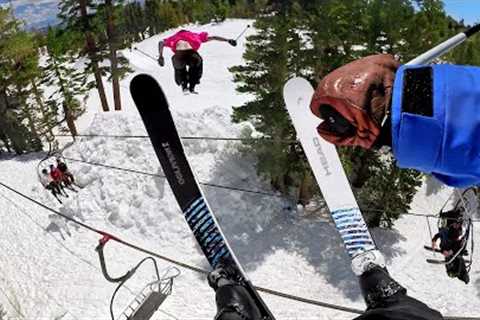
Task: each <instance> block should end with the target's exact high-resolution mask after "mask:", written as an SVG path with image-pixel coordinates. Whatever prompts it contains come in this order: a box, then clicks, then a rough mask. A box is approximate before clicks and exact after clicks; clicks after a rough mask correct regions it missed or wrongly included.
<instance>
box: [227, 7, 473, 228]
mask: <svg viewBox="0 0 480 320" xmlns="http://www.w3.org/2000/svg"><path fill="white" fill-rule="evenodd" d="M272 10H274V11H275V14H264V15H261V16H259V17H258V18H257V19H256V22H255V24H254V27H255V28H256V29H257V31H258V32H257V33H256V34H254V35H252V36H250V37H249V38H248V39H247V40H248V41H247V50H246V52H245V54H244V60H245V62H244V64H243V65H239V66H235V67H233V68H231V71H232V72H233V74H234V80H235V81H236V83H237V90H239V91H240V92H246V93H250V94H253V96H254V97H255V99H253V100H251V101H249V102H247V103H245V104H244V105H242V106H237V107H236V108H235V109H234V114H233V121H234V122H242V121H250V122H251V123H252V124H253V125H254V127H255V129H256V130H257V131H258V132H260V133H261V134H263V136H265V137H267V138H269V139H262V140H255V141H250V142H248V143H246V145H245V146H244V150H245V151H246V152H249V153H250V154H255V155H257V157H258V164H257V168H258V173H259V174H260V175H262V176H264V177H265V178H266V179H267V181H269V182H270V183H271V184H272V186H273V187H274V188H275V189H277V190H279V191H280V192H282V193H284V194H293V195H295V196H296V197H297V199H298V202H299V203H302V204H307V203H309V202H310V203H311V200H312V198H314V199H315V198H316V199H318V201H317V202H318V208H319V209H322V206H323V207H324V206H325V204H324V203H323V201H322V198H321V194H320V192H319V190H318V186H317V184H316V182H315V180H314V178H313V175H312V172H311V169H310V166H309V165H308V163H307V161H306V158H305V155H304V153H303V150H302V149H301V147H300V145H299V144H298V143H295V142H291V143H285V142H286V141H295V139H296V134H295V130H294V128H293V127H292V125H291V122H290V119H289V117H288V114H287V112H286V111H285V106H284V102H283V97H282V92H283V86H284V84H285V82H286V81H287V80H288V79H289V78H291V77H293V76H303V77H306V78H307V79H309V80H310V81H311V83H312V85H314V86H315V85H316V84H317V83H318V81H319V80H320V79H321V78H323V77H324V76H325V75H326V74H327V73H329V72H330V71H332V70H334V69H336V68H338V67H340V66H342V65H344V64H346V63H348V62H350V61H353V60H355V59H358V58H361V57H364V56H367V55H370V54H376V53H390V54H394V55H396V56H397V57H398V58H399V59H400V61H401V62H407V61H409V60H410V59H412V58H414V57H416V56H417V55H419V54H420V53H423V52H425V51H426V50H428V49H430V48H432V47H433V46H434V45H436V44H438V43H440V42H441V41H443V40H446V39H447V38H449V37H451V36H453V35H455V34H457V33H459V32H461V31H463V30H465V25H464V23H463V21H457V20H455V19H453V18H452V17H449V16H448V15H447V14H446V12H445V10H444V6H443V2H442V1H440V0H418V1H410V0H348V1H342V0H323V1H308V0H304V1H300V0H299V1H278V2H277V3H276V4H275V5H274V7H273V8H272ZM479 19H480V17H479ZM479 49H480V37H478V36H477V37H473V38H472V39H471V40H470V41H468V42H467V43H464V44H462V45H461V46H459V47H457V48H456V49H455V50H453V51H451V53H449V54H448V55H445V56H443V57H442V58H441V60H439V62H441V61H443V62H452V63H458V64H470V65H477V66H480V50H479ZM250 134H251V133H250V132H245V135H246V136H247V137H250ZM339 149H340V156H341V159H342V162H343V165H344V168H345V170H346V172H347V175H348V177H349V180H350V184H351V185H352V187H353V189H354V193H355V194H356V198H357V201H358V202H359V205H360V208H361V209H362V212H363V214H364V216H365V219H366V221H367V223H368V225H369V226H386V227H391V226H392V224H393V221H394V220H395V219H397V218H398V217H399V216H400V214H401V213H402V212H407V211H408V209H409V205H410V203H411V201H412V199H413V196H414V195H415V193H416V188H417V187H418V186H420V184H421V178H422V176H421V174H420V173H418V171H414V170H403V169H402V170H401V169H399V168H398V167H397V166H396V165H395V161H394V159H393V158H392V156H391V154H390V153H387V152H383V153H382V152H380V151H376V150H365V149H362V148H359V147H356V148H339ZM429 213H430V214H432V212H429Z"/></svg>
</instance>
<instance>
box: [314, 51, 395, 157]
mask: <svg viewBox="0 0 480 320" xmlns="http://www.w3.org/2000/svg"><path fill="white" fill-rule="evenodd" d="M399 66H400V64H399V62H398V61H396V60H395V58H394V57H393V56H391V55H387V54H379V55H372V56H368V57H365V58H362V59H359V60H355V61H353V62H350V63H348V64H346V65H344V66H342V67H340V68H338V69H336V70H334V71H332V72H331V73H329V74H328V75H327V76H325V78H323V79H322V81H321V82H320V83H319V85H318V87H317V89H316V91H315V94H314V96H313V98H312V102H311V104H310V108H311V110H312V112H313V113H314V114H315V115H317V116H318V117H320V118H322V119H324V120H326V121H323V122H322V123H321V124H320V125H319V126H318V128H317V130H318V133H319V134H320V135H321V136H322V137H323V138H324V139H325V140H327V141H329V142H331V143H333V144H336V145H347V146H361V147H364V148H367V149H369V148H371V147H372V145H373V144H374V142H375V140H376V139H377V137H378V135H379V134H380V127H381V125H382V121H383V119H384V117H385V115H386V114H387V112H388V111H389V109H390V99H391V95H392V88H393V82H394V79H395V71H396V70H397V69H398V67H399Z"/></svg>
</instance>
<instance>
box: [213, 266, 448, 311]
mask: <svg viewBox="0 0 480 320" xmlns="http://www.w3.org/2000/svg"><path fill="white" fill-rule="evenodd" d="M208 283H209V285H210V286H211V287H212V288H213V289H214V290H215V300H216V305H217V315H216V316H215V320H245V319H248V320H261V318H260V312H259V310H258V309H257V307H256V305H255V304H254V302H253V300H252V298H251V297H250V295H249V293H248V292H247V290H246V289H245V288H244V287H243V286H242V285H241V283H239V282H238V281H237V280H236V279H235V277H232V273H231V272H230V271H229V270H228V268H225V267H224V266H222V265H220V266H219V267H218V268H216V269H215V270H214V271H212V272H211V273H210V274H209V275H208ZM359 283H360V288H361V291H362V294H363V296H364V299H365V301H366V303H367V310H366V311H365V313H364V314H362V315H361V316H359V317H357V318H355V319H354V320H382V319H385V320H387V319H389V320H441V319H443V317H442V315H441V314H440V312H438V311H436V310H433V309H431V308H429V307H428V306H427V305H426V304H424V303H422V302H420V301H418V300H416V299H414V298H412V297H410V296H408V295H407V290H406V289H405V288H403V287H402V286H401V285H400V284H399V283H398V282H396V281H395V280H394V279H393V278H392V277H390V275H389V274H388V272H387V270H386V269H385V268H382V267H380V266H377V265H372V266H371V267H370V268H369V269H367V270H366V271H365V272H364V273H363V274H362V275H361V276H360V277H359Z"/></svg>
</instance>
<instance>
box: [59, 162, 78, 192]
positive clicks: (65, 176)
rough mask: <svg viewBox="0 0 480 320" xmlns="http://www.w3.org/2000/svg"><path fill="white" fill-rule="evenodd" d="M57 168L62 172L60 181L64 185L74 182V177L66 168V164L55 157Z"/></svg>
mask: <svg viewBox="0 0 480 320" xmlns="http://www.w3.org/2000/svg"><path fill="white" fill-rule="evenodd" d="M57 169H58V170H60V172H61V173H62V181H63V183H64V184H65V186H71V185H72V184H75V178H74V176H73V174H72V173H71V172H70V171H69V170H68V167H67V164H66V163H65V162H63V161H62V159H60V158H57Z"/></svg>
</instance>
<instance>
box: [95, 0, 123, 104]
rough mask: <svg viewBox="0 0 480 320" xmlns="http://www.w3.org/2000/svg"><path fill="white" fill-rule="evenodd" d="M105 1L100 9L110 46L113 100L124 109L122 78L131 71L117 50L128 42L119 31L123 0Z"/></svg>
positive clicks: (107, 44)
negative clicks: (121, 91)
mask: <svg viewBox="0 0 480 320" xmlns="http://www.w3.org/2000/svg"><path fill="white" fill-rule="evenodd" d="M104 1H105V3H104V5H103V6H102V7H100V8H99V10H100V11H101V12H102V14H101V16H102V18H103V19H104V21H105V23H104V24H105V29H106V37H105V44H106V47H107V48H108V49H107V50H108V58H109V60H110V75H111V76H110V79H111V80H112V87H113V101H114V105H115V110H117V111H118V110H121V109H122V101H121V96H120V78H121V77H122V76H123V75H125V73H127V72H128V71H129V69H128V68H125V61H124V60H121V59H119V57H118V55H117V50H119V49H121V48H122V47H123V45H124V44H125V43H126V41H124V40H125V38H124V37H122V36H120V35H119V34H118V32H117V27H118V15H119V13H120V11H119V9H120V7H121V6H122V4H123V0H117V1H115V3H114V1H113V0H104Z"/></svg>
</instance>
